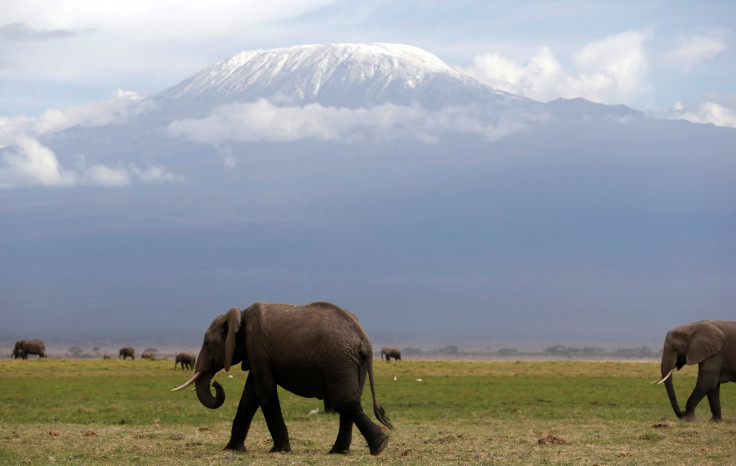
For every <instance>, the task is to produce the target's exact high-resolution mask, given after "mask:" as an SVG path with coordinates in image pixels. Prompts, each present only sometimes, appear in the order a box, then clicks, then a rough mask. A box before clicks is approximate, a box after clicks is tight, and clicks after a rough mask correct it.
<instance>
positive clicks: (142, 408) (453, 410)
mask: <svg viewBox="0 0 736 466" xmlns="http://www.w3.org/2000/svg"><path fill="white" fill-rule="evenodd" d="M173 365H174V363H173V361H172V360H153V361H152V360H140V359H136V360H135V361H131V360H128V361H123V360H117V359H111V360H62V359H40V360H39V359H31V360H27V361H22V360H3V361H0V387H1V389H0V462H2V463H7V464H22V463H33V464H48V463H76V464H82V463H83V464H90V463H112V464H127V463H140V464H215V463H222V462H230V461H239V462H243V461H247V462H249V463H255V464H343V463H346V462H350V463H391V464H405V463H410V464H481V463H489V464H490V463H494V464H540V463H545V462H554V463H563V464H565V463H566V464H696V463H697V464H709V463H711V464H735V463H736V449H734V442H735V441H736V386H734V385H733V384H728V385H725V386H724V387H723V389H722V391H721V392H722V393H721V401H722V405H723V418H724V422H721V423H711V422H708V419H709V418H710V414H709V412H708V403H707V400H704V401H703V402H701V404H700V406H699V409H698V416H699V417H700V419H701V421H700V422H695V423H685V422H680V421H678V420H677V419H676V418H675V416H674V414H673V413H672V409H671V408H670V405H669V402H668V400H667V395H666V393H665V390H664V387H663V386H661V385H660V386H657V385H652V384H650V382H651V381H652V380H655V379H656V378H657V377H658V375H659V368H658V366H659V365H658V364H657V363H653V362H601V361H590V362H588V361H585V362H583V361H554V362H549V361H546V362H542V361H539V362H537V361H519V362H513V361H510V362H507V361H504V362H495V361H400V362H398V363H397V362H389V363H387V362H382V361H375V362H374V368H375V374H376V384H377V386H376V390H377V396H378V400H379V402H380V403H381V404H382V405H383V406H384V408H385V409H386V412H387V414H388V416H389V417H390V418H391V420H392V422H393V424H394V426H395V427H396V430H395V431H393V432H391V433H390V435H391V443H390V444H389V446H388V447H387V448H386V450H385V451H384V452H383V453H382V454H381V455H380V456H378V457H372V456H370V455H369V453H368V448H367V446H366V444H365V441H364V440H363V438H362V437H361V436H360V434H359V433H358V431H357V429H355V431H354V436H353V446H352V452H351V453H350V455H348V456H342V455H328V454H327V451H328V450H329V449H330V447H331V446H332V443H333V442H334V440H335V436H336V435H337V428H338V418H337V416H336V415H333V414H325V413H323V412H322V404H321V402H319V401H318V400H315V399H306V398H300V397H297V396H294V395H292V394H290V393H288V392H284V391H281V392H280V398H281V406H282V411H283V413H284V418H285V420H286V424H287V426H288V428H289V434H290V436H291V446H292V452H291V453H289V454H272V453H268V450H269V449H270V448H271V438H270V435H269V433H268V429H267V428H266V424H265V421H264V419H263V415H262V414H261V413H260V412H259V413H257V414H256V417H255V419H254V422H253V425H252V427H251V431H250V433H249V435H248V439H247V440H246V446H247V447H248V452H247V453H233V452H224V451H222V448H223V447H224V445H225V444H226V443H227V441H228V439H229V436H230V427H231V422H232V419H233V417H234V416H235V411H236V409H237V403H238V401H239V399H240V394H241V392H242V389H243V384H244V381H245V376H246V373H244V372H241V371H240V370H235V369H233V370H231V371H230V373H229V374H226V373H224V372H221V373H220V374H218V375H217V377H216V379H217V380H218V381H220V383H221V384H222V385H223V387H224V388H225V390H226V394H227V399H226V401H225V404H224V405H223V406H222V407H221V408H219V409H216V410H209V409H207V408H204V407H203V406H202V405H200V403H199V402H198V401H197V398H196V395H195V394H194V392H192V391H190V390H185V391H183V392H176V393H172V392H171V391H170V389H171V388H173V387H175V386H177V385H180V384H181V383H182V382H184V381H185V380H187V379H188V378H189V377H190V376H191V373H190V372H187V373H185V372H182V371H181V370H178V369H177V370H176V371H174V370H173V369H172V368H173ZM696 374H697V368H695V367H686V368H684V369H683V370H682V371H680V372H679V373H677V374H675V387H676V388H677V392H678V397H679V399H680V404H681V405H683V406H684V403H685V401H686V399H687V396H688V395H689V394H690V391H691V390H692V387H693V386H694V382H695V376H696ZM230 376H232V377H230ZM418 379H421V381H419V380H418ZM363 406H364V408H365V410H366V412H367V413H369V415H370V416H371V417H372V409H371V407H370V406H371V402H370V390H366V393H364V401H363ZM315 408H319V409H320V412H319V413H318V414H316V415H308V413H309V412H310V411H311V410H313V409H315ZM545 440H546V442H547V443H545ZM540 441H541V443H540Z"/></svg>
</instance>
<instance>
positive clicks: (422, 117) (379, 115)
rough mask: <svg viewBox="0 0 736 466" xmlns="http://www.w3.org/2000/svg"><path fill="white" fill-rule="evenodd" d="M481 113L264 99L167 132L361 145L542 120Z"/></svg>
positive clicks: (495, 130) (495, 132)
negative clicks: (291, 103) (495, 117)
mask: <svg viewBox="0 0 736 466" xmlns="http://www.w3.org/2000/svg"><path fill="white" fill-rule="evenodd" d="M480 112H481V110H480V109H477V108H473V107H446V108H444V109H442V110H441V111H427V110H424V109H422V108H421V107H418V106H401V105H394V104H384V105H377V106H374V107H370V108H357V109H350V108H337V107H323V106H322V105H320V104H309V105H306V106H303V107H299V106H277V105H274V104H272V103H271V102H269V101H268V100H265V99H261V100H258V101H257V102H247V103H235V104H227V105H222V106H220V107H217V108H215V109H214V110H213V111H212V113H211V114H210V115H209V116H207V117H205V118H201V119H186V120H178V121H174V122H172V123H171V124H170V125H169V128H168V131H169V134H170V135H172V136H175V137H184V138H186V139H188V140H190V141H193V142H197V143H202V144H220V143H226V142H258V141H268V142H289V141H296V140H301V139H316V140H324V141H342V142H359V141H366V140H391V139H396V138H406V137H409V138H414V139H417V140H419V141H421V142H424V143H436V142H437V141H438V140H439V137H440V135H441V134H442V133H446V132H453V133H469V134H477V135H480V136H482V137H485V138H486V139H488V140H498V139H500V138H503V137H505V136H507V135H508V134H511V133H514V132H517V131H520V130H522V129H523V128H524V127H526V125H527V124H528V123H529V122H530V121H533V120H534V119H535V118H539V117H532V116H526V115H513V116H508V117H505V118H504V117H502V118H500V119H498V121H496V122H495V123H488V122H487V121H486V120H485V119H484V118H482V116H481V114H480Z"/></svg>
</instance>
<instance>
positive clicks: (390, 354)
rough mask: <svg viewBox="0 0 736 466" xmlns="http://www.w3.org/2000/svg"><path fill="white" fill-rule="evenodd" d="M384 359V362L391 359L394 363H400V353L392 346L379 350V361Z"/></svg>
mask: <svg viewBox="0 0 736 466" xmlns="http://www.w3.org/2000/svg"><path fill="white" fill-rule="evenodd" d="M384 358H385V359H386V361H390V360H391V358H394V361H401V351H399V349H398V348H395V347H393V346H390V347H387V348H381V360H383V359H384Z"/></svg>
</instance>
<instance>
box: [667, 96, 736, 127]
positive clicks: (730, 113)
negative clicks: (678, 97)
mask: <svg viewBox="0 0 736 466" xmlns="http://www.w3.org/2000/svg"><path fill="white" fill-rule="evenodd" d="M670 118H679V119H683V120H688V121H692V122H693V123H712V124H714V125H716V126H728V127H731V128H736V108H733V107H728V106H726V105H721V104H717V103H714V102H706V103H704V104H699V105H693V104H685V103H682V102H677V103H676V104H675V107H674V108H673V109H672V112H671V114H670Z"/></svg>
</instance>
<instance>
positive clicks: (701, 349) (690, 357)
mask: <svg viewBox="0 0 736 466" xmlns="http://www.w3.org/2000/svg"><path fill="white" fill-rule="evenodd" d="M725 342H726V334H724V333H723V332H722V331H721V329H719V328H718V327H717V326H716V325H715V324H714V323H713V321H712V320H704V321H702V322H699V323H698V324H697V325H696V327H695V331H694V332H693V334H692V336H691V337H690V347H689V349H688V351H687V363H688V364H700V363H701V362H703V361H704V360H705V359H707V358H709V357H711V356H713V355H714V354H716V353H717V352H719V351H720V350H721V348H723V344H724V343H725Z"/></svg>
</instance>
